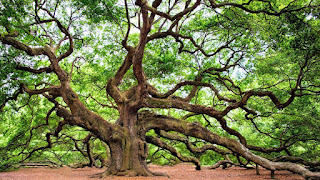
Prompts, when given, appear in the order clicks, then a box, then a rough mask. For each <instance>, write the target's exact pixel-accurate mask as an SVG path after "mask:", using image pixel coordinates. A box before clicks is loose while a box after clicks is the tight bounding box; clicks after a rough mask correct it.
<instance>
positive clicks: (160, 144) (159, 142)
mask: <svg viewBox="0 0 320 180" xmlns="http://www.w3.org/2000/svg"><path fill="white" fill-rule="evenodd" d="M146 141H147V142H148V143H151V144H154V145H156V146H158V147H161V148H164V149H166V150H168V151H169V152H170V153H171V154H172V155H174V156H176V157H177V158H179V159H180V160H181V161H183V162H193V163H194V164H195V165H196V170H200V169H201V165H200V161H199V160H198V159H197V158H195V157H193V156H189V157H185V156H182V155H181V153H179V152H178V151H177V150H176V149H175V148H174V147H172V146H170V145H169V144H167V143H165V142H164V141H162V140H161V139H159V138H156V137H153V136H146Z"/></svg>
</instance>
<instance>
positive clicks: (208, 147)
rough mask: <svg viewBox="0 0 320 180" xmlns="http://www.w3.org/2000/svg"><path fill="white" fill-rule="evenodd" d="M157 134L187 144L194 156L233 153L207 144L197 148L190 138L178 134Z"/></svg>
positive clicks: (160, 132)
mask: <svg viewBox="0 0 320 180" xmlns="http://www.w3.org/2000/svg"><path fill="white" fill-rule="evenodd" d="M156 133H157V134H158V135H160V136H162V137H164V138H167V139H170V140H176V141H180V142H183V143H184V144H186V146H187V148H188V150H189V151H190V152H192V153H194V154H202V153H205V152H206V151H208V150H211V151H215V152H217V153H219V154H221V155H227V154H231V151H228V150H224V149H221V148H218V147H217V146H215V145H213V144H205V145H202V146H201V147H196V146H194V145H193V143H192V142H191V141H190V140H189V139H188V138H185V137H182V136H180V135H178V134H174V133H168V132H166V131H162V130H160V131H159V132H157V131H156Z"/></svg>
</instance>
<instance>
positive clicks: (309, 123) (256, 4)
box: [0, 0, 320, 178]
mask: <svg viewBox="0 0 320 180" xmlns="http://www.w3.org/2000/svg"><path fill="white" fill-rule="evenodd" d="M0 7H1V11H0V13H1V19H0V20H1V27H0V31H1V36H0V41H1V42H2V44H1V48H2V51H1V66H2V70H1V85H2V86H1V101H2V105H1V110H2V120H3V122H6V123H3V125H2V126H4V128H5V129H8V130H7V132H5V131H3V132H2V134H4V135H2V136H5V137H6V138H5V140H3V142H2V146H3V147H2V149H1V151H2V153H5V154H4V155H3V156H2V158H3V161H2V162H3V164H5V166H2V167H4V168H7V167H8V166H10V164H12V162H13V161H19V162H22V161H25V160H27V159H32V158H34V159H37V158H38V159H39V158H40V157H46V156H48V153H49V152H50V153H52V154H54V155H55V156H54V157H55V159H54V160H57V159H58V160H59V161H60V162H62V163H66V164H68V162H67V159H68V158H67V157H66V154H63V155H62V152H65V151H67V150H70V149H72V148H74V150H75V151H77V152H78V153H80V154H82V156H81V155H80V156H79V157H85V158H87V159H88V160H89V164H88V165H90V166H93V165H96V160H100V165H105V164H106V161H105V159H106V154H107V153H104V154H103V153H101V152H103V151H105V152H106V151H110V158H109V162H110V163H109V167H108V169H107V171H106V172H104V173H102V174H100V175H99V176H106V175H109V174H113V175H128V176H137V175H144V176H150V175H157V174H155V173H153V172H150V171H149V170H148V168H147V166H146V159H147V158H148V152H149V148H148V147H149V146H150V147H151V151H153V152H152V154H151V156H149V159H150V160H154V159H155V154H156V153H158V150H154V149H155V148H154V147H158V148H159V150H166V151H167V152H169V153H170V154H172V155H173V156H176V157H177V158H178V159H179V160H180V161H185V162H193V163H194V164H195V165H196V169H199V170H200V164H201V163H200V160H199V159H201V157H202V156H201V154H203V153H205V152H207V151H211V152H214V153H217V154H221V155H222V156H224V157H225V158H226V159H227V160H228V162H229V163H230V164H238V165H240V166H243V167H247V165H248V164H249V163H251V162H252V163H255V164H258V165H261V166H263V167H265V168H267V169H269V170H271V171H272V172H274V171H275V170H289V171H292V172H295V173H298V174H301V175H302V176H304V177H306V178H310V177H311V178H319V177H320V175H319V173H318V172H312V171H311V170H316V169H317V168H318V167H319V163H317V162H313V161H319V156H318V154H316V153H318V152H319V148H320V147H319V138H318V137H317V134H319V128H318V126H319V125H318V124H319V123H318V121H319V119H318V117H319V103H318V102H319V101H318V98H319V97H318V96H317V95H319V92H320V90H319V87H320V82H319V71H318V68H319V66H320V64H319V55H318V54H319V38H318V34H319V28H318V27H319V26H318V25H319V19H318V7H319V2H318V1H292V2H291V1H290V2H287V1H280V0H279V1H260V0H249V1H233V2H229V1H213V0H209V1H200V0H197V1H178V0H176V1H171V0H169V1H161V0H155V1H153V2H148V1H145V0H137V1H135V2H134V4H131V3H129V2H127V1H124V2H122V1H121V2H120V1H119V2H117V1H103V0H101V1H95V2H89V1H88V2H87V1H86V0H70V1H50V2H49V1H38V0H35V1H31V0H29V1H27V0H26V1H25V0H16V1H9V2H7V1H1V6H0ZM11 122H15V123H14V124H11ZM11 127H13V131H12V130H11ZM78 127H80V129H79V128H78ZM83 130H85V131H86V132H81V131H83ZM9 132H10V133H9ZM89 132H90V133H89ZM9 134H10V135H9ZM37 139H39V140H37ZM80 141H82V142H81V143H80ZM66 142H68V143H67V144H66ZM79 143H80V145H79ZM62 144H63V145H62ZM104 144H106V145H107V146H103V145H104ZM148 144H153V146H151V145H148ZM93 147H96V148H98V149H96V150H94V148H93ZM55 148H56V149H55ZM63 148H66V149H63ZM48 149H51V151H50V150H49V151H47V150H48ZM181 149H187V150H181ZM59 151H60V152H59ZM314 154H315V155H316V156H314ZM278 155H286V156H280V157H277V156H278ZM311 155H312V156H311ZM49 156H50V155H49ZM51 156H52V155H51ZM222 156H221V157H222ZM276 157H277V158H276ZM206 158H208V157H206ZM206 158H205V159H203V161H208V160H207V159H206ZM274 158H275V159H274ZM244 159H245V160H246V161H247V162H246V163H244ZM272 159H273V161H272ZM73 161H74V160H73ZM278 161H291V162H278ZM236 162H237V163H236ZM293 162H298V163H300V164H304V165H303V166H302V165H298V164H295V163H293Z"/></svg>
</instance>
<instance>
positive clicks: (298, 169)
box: [141, 115, 320, 178]
mask: <svg viewBox="0 0 320 180" xmlns="http://www.w3.org/2000/svg"><path fill="white" fill-rule="evenodd" d="M141 117H142V118H143V119H141V122H142V123H143V124H144V127H145V130H146V131H148V129H151V128H152V129H156V128H160V129H162V130H165V131H176V132H180V133H183V134H185V135H188V136H193V137H196V138H199V139H203V140H205V141H207V142H210V143H212V144H217V145H221V146H223V147H226V148H228V149H229V150H231V151H233V152H235V153H237V154H239V155H241V156H242V157H244V158H245V159H247V160H248V161H251V162H254V163H257V164H259V165H261V166H262V167H265V168H267V169H269V170H271V171H275V170H288V171H291V172H295V173H298V174H300V175H302V176H303V177H305V178H311V177H312V178H320V173H319V172H318V173H317V172H311V171H309V170H308V169H306V168H305V167H303V166H300V165H298V164H294V163H280V162H272V161H270V160H268V159H265V158H263V157H260V156H257V155H255V154H253V153H252V152H251V151H250V150H249V149H248V148H246V147H245V146H244V145H243V144H242V143H240V142H238V141H237V140H234V139H231V138H227V137H221V136H219V135H218V134H216V133H213V132H212V131H210V130H208V129H206V128H204V127H202V126H200V125H198V124H197V123H187V122H185V121H182V120H179V119H175V118H172V117H168V116H163V115H161V116H159V115H153V116H152V115H148V116H141Z"/></svg>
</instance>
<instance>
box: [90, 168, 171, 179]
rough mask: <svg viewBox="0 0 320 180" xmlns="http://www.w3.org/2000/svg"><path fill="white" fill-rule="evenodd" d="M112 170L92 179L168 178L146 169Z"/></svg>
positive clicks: (96, 175) (163, 174)
mask: <svg viewBox="0 0 320 180" xmlns="http://www.w3.org/2000/svg"><path fill="white" fill-rule="evenodd" d="M112 169H113V168H110V170H109V169H107V170H106V171H105V172H102V173H99V174H95V175H93V176H92V177H93V178H105V177H107V176H126V177H135V176H165V177H169V176H168V175H167V174H165V173H160V172H151V171H150V170H149V169H148V168H145V169H140V170H125V171H117V172H115V171H113V170H112Z"/></svg>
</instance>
